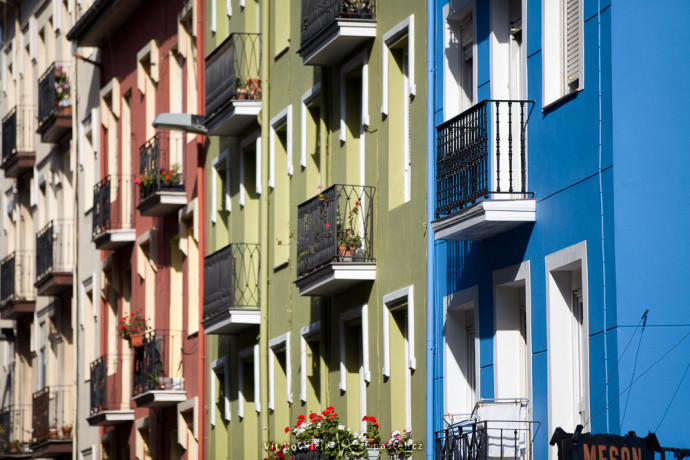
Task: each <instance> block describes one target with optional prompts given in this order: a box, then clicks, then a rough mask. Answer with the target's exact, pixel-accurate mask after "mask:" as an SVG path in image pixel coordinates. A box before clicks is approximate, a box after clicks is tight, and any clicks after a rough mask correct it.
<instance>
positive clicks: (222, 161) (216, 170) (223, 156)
mask: <svg viewBox="0 0 690 460" xmlns="http://www.w3.org/2000/svg"><path fill="white" fill-rule="evenodd" d="M211 165H212V166H213V174H212V175H211V222H212V223H214V224H215V223H216V222H217V221H218V175H219V174H220V170H221V168H222V167H223V166H225V207H224V208H223V210H224V211H227V212H230V211H232V204H231V203H230V148H227V149H225V150H223V151H222V152H221V153H220V155H218V156H217V157H216V158H214V159H213V161H212V162H211Z"/></svg>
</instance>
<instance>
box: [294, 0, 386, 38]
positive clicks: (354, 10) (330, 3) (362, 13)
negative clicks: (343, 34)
mask: <svg viewBox="0 0 690 460" xmlns="http://www.w3.org/2000/svg"><path fill="white" fill-rule="evenodd" d="M336 19H357V20H362V19H370V20H375V19H376V0H302V34H301V46H304V45H305V44H306V43H307V42H308V41H309V40H311V39H312V38H314V37H315V36H316V35H318V34H319V33H320V32H321V31H322V30H324V29H325V28H327V27H328V26H330V25H331V24H332V23H333V22H334V21H335V20H336Z"/></svg>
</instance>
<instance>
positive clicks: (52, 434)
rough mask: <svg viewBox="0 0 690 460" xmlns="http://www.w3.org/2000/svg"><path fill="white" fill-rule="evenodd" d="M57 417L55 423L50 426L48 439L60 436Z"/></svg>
mask: <svg viewBox="0 0 690 460" xmlns="http://www.w3.org/2000/svg"><path fill="white" fill-rule="evenodd" d="M57 423H58V421H57V419H55V423H54V424H53V425H50V428H48V439H57V438H58V429H57Z"/></svg>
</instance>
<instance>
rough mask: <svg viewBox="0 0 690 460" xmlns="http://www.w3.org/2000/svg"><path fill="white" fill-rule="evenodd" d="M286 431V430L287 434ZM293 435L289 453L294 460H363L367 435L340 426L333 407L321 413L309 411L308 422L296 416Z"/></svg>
mask: <svg viewBox="0 0 690 460" xmlns="http://www.w3.org/2000/svg"><path fill="white" fill-rule="evenodd" d="M289 430H290V427H285V432H286V433H287V432H289ZM292 434H293V435H294V437H295V441H296V442H295V443H294V445H295V450H294V451H293V452H292V458H294V459H295V460H307V459H309V460H311V459H314V460H316V459H332V458H335V457H347V458H350V459H356V458H364V457H366V452H367V451H366V445H367V444H366V434H364V433H361V434H359V433H353V432H352V430H351V429H350V428H346V427H345V426H344V425H342V424H341V423H340V420H339V418H338V414H337V413H335V409H334V408H333V407H332V406H331V407H328V408H327V409H325V410H324V411H323V412H321V413H320V414H318V413H315V412H312V413H311V414H309V418H308V419H307V417H305V416H304V415H300V416H299V417H297V424H296V426H295V428H294V429H293V430H292Z"/></svg>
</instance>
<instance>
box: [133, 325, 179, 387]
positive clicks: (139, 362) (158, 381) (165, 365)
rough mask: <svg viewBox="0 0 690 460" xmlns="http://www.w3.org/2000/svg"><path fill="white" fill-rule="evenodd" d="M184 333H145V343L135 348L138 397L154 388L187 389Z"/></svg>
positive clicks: (135, 385)
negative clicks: (185, 386)
mask: <svg viewBox="0 0 690 460" xmlns="http://www.w3.org/2000/svg"><path fill="white" fill-rule="evenodd" d="M182 335H183V334H182V332H180V331H164V330H153V331H149V332H147V333H146V334H145V335H144V345H143V346H141V347H135V348H134V388H133V391H132V394H133V395H134V396H137V395H140V394H142V393H146V392H147V391H154V390H160V391H169V390H184V378H182V377H181V375H182ZM173 375H175V376H177V377H173Z"/></svg>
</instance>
